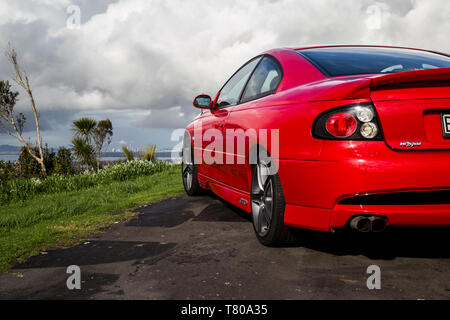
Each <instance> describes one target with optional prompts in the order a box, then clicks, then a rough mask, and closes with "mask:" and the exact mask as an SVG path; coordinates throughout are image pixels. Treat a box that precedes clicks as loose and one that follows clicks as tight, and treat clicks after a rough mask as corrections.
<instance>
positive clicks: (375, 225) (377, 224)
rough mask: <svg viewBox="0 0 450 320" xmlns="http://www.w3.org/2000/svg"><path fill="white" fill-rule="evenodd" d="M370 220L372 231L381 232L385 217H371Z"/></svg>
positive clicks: (384, 228)
mask: <svg viewBox="0 0 450 320" xmlns="http://www.w3.org/2000/svg"><path fill="white" fill-rule="evenodd" d="M371 220H372V221H371V222H372V231H373V232H383V231H384V230H386V226H387V225H386V219H384V218H381V217H371Z"/></svg>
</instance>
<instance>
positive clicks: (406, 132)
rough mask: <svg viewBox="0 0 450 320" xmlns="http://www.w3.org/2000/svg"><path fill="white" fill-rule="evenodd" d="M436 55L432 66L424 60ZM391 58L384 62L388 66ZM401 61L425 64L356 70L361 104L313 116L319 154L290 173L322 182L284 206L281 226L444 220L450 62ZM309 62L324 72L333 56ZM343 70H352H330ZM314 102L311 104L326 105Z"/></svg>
mask: <svg viewBox="0 0 450 320" xmlns="http://www.w3.org/2000/svg"><path fill="white" fill-rule="evenodd" d="M368 51H370V49H368ZM411 51H412V50H411ZM330 52H333V50H329V51H328V53H330ZM402 52H403V51H402ZM407 53H408V54H409V52H407ZM381 54H382V55H392V54H395V50H393V49H389V50H386V51H383V52H381ZM423 56H425V58H426V59H425V60H426V61H425V62H423V61H421V60H420V59H421V58H422V57H423ZM434 56H436V61H437V62H436V63H435V64H437V65H438V66H435V65H433V64H432V63H431V62H428V61H433V58H434ZM330 57H331V55H330ZM306 58H307V59H310V57H306ZM409 58H411V59H412V60H413V61H412V62H411V63H410V62H409V61H410V60H409ZM428 58H430V60H427V59H428ZM329 59H331V58H329ZM389 59H391V57H388V58H387V59H384V60H387V61H388V64H390V62H389ZM414 59H417V60H414ZM319 60H320V59H319ZM337 60H339V59H337ZM381 60H383V59H381ZM392 60H393V61H395V59H392ZM406 61H408V62H407V63H405V65H404V66H403V67H405V66H406V65H407V64H408V63H410V65H409V69H414V68H412V66H414V65H417V63H419V65H420V64H421V65H422V66H423V68H422V69H420V68H417V69H418V70H407V71H404V72H394V71H395V70H396V69H398V68H400V67H399V66H398V65H395V64H393V65H391V66H389V65H388V66H384V67H386V68H387V71H386V72H383V73H382V74H375V72H371V74H370V75H361V78H366V79H367V80H366V82H365V84H364V85H363V86H362V87H361V86H360V87H359V88H358V90H362V89H367V99H365V100H363V101H365V102H363V103H354V104H346V105H343V106H340V107H337V108H331V109H328V110H326V111H324V112H323V113H321V114H320V115H319V116H318V117H317V118H316V120H315V122H314V124H313V128H312V136H313V137H314V138H315V139H318V140H324V142H323V146H322V151H321V155H320V158H319V159H318V161H316V162H314V163H308V164H307V166H306V168H302V169H299V168H300V167H298V168H291V169H290V171H291V172H296V174H298V177H297V178H298V179H300V176H301V179H303V180H304V181H320V183H316V184H313V185H312V186H310V187H308V189H307V190H304V192H305V193H306V194H304V195H303V199H308V200H306V201H305V200H303V201H302V203H301V204H300V203H297V204H294V206H293V207H287V209H286V215H285V222H286V224H288V225H291V226H299V227H307V228H312V229H319V230H333V229H337V228H343V227H345V226H349V225H350V226H352V227H354V228H355V229H359V230H360V231H382V230H384V227H385V226H386V225H391V226H450V68H446V67H445V66H447V64H448V66H449V67H450V59H449V58H448V57H446V56H443V55H442V56H441V55H437V54H436V55H432V54H431V53H430V54H429V53H424V54H422V53H420V54H418V55H417V57H416V56H415V52H411V56H410V57H408V59H407V60H406ZM311 62H312V63H314V64H315V65H316V66H317V67H318V68H319V69H321V70H322V71H323V72H324V73H325V74H326V73H327V71H328V70H329V69H330V68H331V69H332V68H333V65H332V62H330V63H331V67H329V68H326V67H322V66H321V65H320V64H319V63H317V61H314V59H311ZM422 62H423V63H422ZM358 63H360V62H358ZM428 63H429V64H428ZM357 67H359V66H357ZM376 67H377V68H382V67H383V66H382V64H381V62H380V66H376ZM384 67H383V68H384ZM362 68H363V67H362ZM386 68H384V69H382V70H385V69H386ZM389 68H391V69H389ZM339 69H340V67H339V66H337V67H336V70H339ZM350 70H357V68H356V69H355V68H353V69H352V68H350ZM346 75H352V74H334V75H328V76H329V77H331V78H332V77H333V76H346ZM353 75H355V74H353ZM319 100H320V99H317V101H315V102H312V103H313V104H317V103H327V102H325V101H319ZM334 103H336V101H334ZM303 167H304V166H303ZM299 171H300V172H299ZM295 178H296V177H294V179H295ZM317 195H320V196H317ZM291 197H292V195H291ZM288 198H289V196H288ZM300 209H302V210H303V211H302V210H300ZM299 212H302V213H300V214H299ZM302 215H303V216H302Z"/></svg>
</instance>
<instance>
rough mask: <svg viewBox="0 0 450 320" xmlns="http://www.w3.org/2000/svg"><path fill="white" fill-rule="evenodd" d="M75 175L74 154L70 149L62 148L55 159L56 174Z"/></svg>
mask: <svg viewBox="0 0 450 320" xmlns="http://www.w3.org/2000/svg"><path fill="white" fill-rule="evenodd" d="M74 173H75V169H74V167H73V158H72V153H71V152H70V150H69V149H67V148H64V147H60V148H59V150H58V153H57V154H56V157H55V169H54V174H57V175H63V176H69V175H72V174H74Z"/></svg>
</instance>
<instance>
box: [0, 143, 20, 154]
mask: <svg viewBox="0 0 450 320" xmlns="http://www.w3.org/2000/svg"><path fill="white" fill-rule="evenodd" d="M0 152H7V153H19V152H20V147H15V146H10V145H8V144H2V145H0Z"/></svg>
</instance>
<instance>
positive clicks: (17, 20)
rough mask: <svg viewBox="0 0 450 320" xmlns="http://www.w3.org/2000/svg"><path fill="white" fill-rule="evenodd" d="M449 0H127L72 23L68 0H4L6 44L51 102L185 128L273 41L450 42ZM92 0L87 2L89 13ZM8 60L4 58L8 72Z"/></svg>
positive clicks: (0, 23)
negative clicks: (374, 11) (77, 25)
mask: <svg viewBox="0 0 450 320" xmlns="http://www.w3.org/2000/svg"><path fill="white" fill-rule="evenodd" d="M447 2H448V1H447V0H435V1H428V0H416V1H414V0H411V1H399V0H397V1H389V2H388V1H380V0H378V1H370V0H363V1H360V0H354V1H350V0H347V1H343V0H322V1H320V0H317V1H297V0H295V1H294V0H279V1H269V0H266V1H261V0H246V1H240V0H232V1H217V0H189V1H186V0H170V1H167V0H151V1H149V0H121V1H118V2H116V3H112V4H110V5H109V6H108V7H107V9H106V10H103V12H100V13H99V12H97V14H95V15H92V16H89V19H88V20H83V21H84V23H83V24H82V26H81V29H79V30H69V29H67V28H65V25H66V24H65V19H66V17H67V16H66V8H67V6H68V5H69V4H70V3H71V2H70V1H68V0H67V1H66V0H59V1H49V0H41V1H32V2H31V4H30V1H26V0H15V1H14V2H12V1H8V0H0V32H1V34H2V39H1V40H0V45H1V46H3V47H4V46H5V45H6V43H7V41H8V40H11V41H12V42H13V43H14V45H15V46H16V47H18V49H19V51H20V54H21V57H22V59H23V62H24V66H25V67H26V68H27V69H28V70H29V71H30V73H31V78H32V81H33V87H34V92H35V95H36V98H37V101H38V103H39V105H40V107H41V109H42V110H55V109H57V110H61V109H62V110H77V111H79V110H93V109H95V110H103V109H117V110H127V109H130V110H131V109H132V110H136V109H141V110H144V111H146V112H147V113H145V116H141V117H137V118H136V121H134V122H133V124H137V125H140V126H148V127H179V126H183V125H184V124H186V123H187V122H188V121H189V120H190V119H192V117H193V115H194V114H196V113H197V111H196V110H194V109H193V108H192V107H191V105H190V102H191V101H192V98H193V96H195V95H196V94H197V93H203V92H204V93H209V94H211V95H214V94H215V93H216V91H217V90H218V89H219V88H220V86H221V85H222V83H223V82H224V81H225V80H226V79H227V78H228V77H229V76H230V75H231V74H232V73H233V72H234V71H235V69H236V68H238V67H239V66H240V65H241V64H242V63H244V62H245V61H246V60H248V59H249V58H251V57H252V56H255V55H256V54H258V53H260V52H262V51H265V50H267V49H270V48H274V47H280V46H301V45H303V44H310V43H352V44H356V43H365V44H369V43H373V44H395V45H405V46H413V47H424V48H429V49H434V50H440V51H450V42H449V41H448V33H449V31H450V19H449V17H450V6H448V3H447ZM91 3H92V1H82V2H80V4H81V10H82V14H83V15H84V14H85V12H86V11H89V6H90V5H91ZM374 4H375V5H379V6H380V8H381V15H380V19H381V20H380V21H381V22H380V25H379V28H375V29H374V28H371V27H370V24H368V23H367V20H368V19H369V18H370V17H369V16H368V15H369V13H368V12H367V8H368V7H369V6H371V5H374ZM105 8H106V7H105ZM4 35H7V36H4ZM8 68H9V66H8V65H7V63H6V61H5V59H3V60H1V62H0V75H1V77H2V78H4V77H5V76H7V75H9V74H6V72H7V71H8V70H9V69H8ZM22 103H26V101H25V102H24V101H22ZM149 110H151V112H150V113H149V112H148V111H149Z"/></svg>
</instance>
